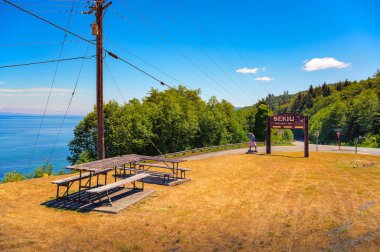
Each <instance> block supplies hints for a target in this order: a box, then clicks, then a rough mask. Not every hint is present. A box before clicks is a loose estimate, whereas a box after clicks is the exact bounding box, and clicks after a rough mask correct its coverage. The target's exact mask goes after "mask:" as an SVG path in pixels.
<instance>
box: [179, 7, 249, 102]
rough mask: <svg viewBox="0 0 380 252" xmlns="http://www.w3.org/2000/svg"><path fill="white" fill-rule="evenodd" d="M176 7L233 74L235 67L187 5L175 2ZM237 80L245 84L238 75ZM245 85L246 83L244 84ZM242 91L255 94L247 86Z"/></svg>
mask: <svg viewBox="0 0 380 252" xmlns="http://www.w3.org/2000/svg"><path fill="white" fill-rule="evenodd" d="M176 1H177V3H178V5H179V6H180V7H181V8H182V9H183V10H184V12H185V14H186V15H187V16H188V17H189V19H190V21H191V22H192V23H193V24H194V26H195V27H196V28H197V29H198V30H199V31H200V34H201V35H202V36H203V37H204V38H205V39H206V40H207V41H208V42H209V43H210V44H211V45H213V48H214V50H215V51H216V53H217V54H218V55H219V56H220V57H221V58H222V59H223V60H224V61H225V62H226V63H227V65H228V66H229V67H230V70H232V71H233V72H235V70H236V67H234V66H233V64H232V63H231V61H230V60H229V58H228V57H227V56H226V55H225V54H224V53H223V52H222V51H221V50H220V49H219V47H218V45H217V44H216V42H215V41H214V40H213V39H212V38H211V37H210V36H209V35H208V34H207V31H206V29H205V28H204V26H203V25H202V24H201V23H200V22H199V20H198V19H197V17H196V16H195V15H193V13H192V12H191V11H190V8H189V7H188V6H187V4H186V3H185V1H183V0H176ZM238 78H239V79H240V81H241V82H242V83H244V82H245V80H244V79H242V78H241V76H240V75H238ZM245 84H246V83H245ZM244 90H249V92H251V93H252V94H253V95H254V96H255V95H256V94H254V92H253V91H252V90H251V89H250V88H249V85H248V88H244Z"/></svg>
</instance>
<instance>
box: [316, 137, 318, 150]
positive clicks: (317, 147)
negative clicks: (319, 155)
mask: <svg viewBox="0 0 380 252" xmlns="http://www.w3.org/2000/svg"><path fill="white" fill-rule="evenodd" d="M316 148H317V152H318V137H317V146H316Z"/></svg>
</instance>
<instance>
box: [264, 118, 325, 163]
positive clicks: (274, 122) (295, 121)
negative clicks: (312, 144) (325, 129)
mask: <svg viewBox="0 0 380 252" xmlns="http://www.w3.org/2000/svg"><path fill="white" fill-rule="evenodd" d="M272 128H275V129H303V130H304V157H309V117H308V116H303V115H297V114H293V113H284V114H279V115H275V116H268V117H267V137H266V144H265V145H266V149H267V150H266V152H267V154H271V152H272V150H271V130H272ZM318 134H319V132H318Z"/></svg>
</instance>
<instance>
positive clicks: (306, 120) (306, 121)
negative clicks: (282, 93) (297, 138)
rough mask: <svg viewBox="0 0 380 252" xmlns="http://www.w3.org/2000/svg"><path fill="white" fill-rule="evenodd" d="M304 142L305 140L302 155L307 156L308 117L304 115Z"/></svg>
mask: <svg viewBox="0 0 380 252" xmlns="http://www.w3.org/2000/svg"><path fill="white" fill-rule="evenodd" d="M304 128H305V129H304V132H305V133H304V142H305V151H304V152H305V153H304V157H309V117H308V116H305V127H304Z"/></svg>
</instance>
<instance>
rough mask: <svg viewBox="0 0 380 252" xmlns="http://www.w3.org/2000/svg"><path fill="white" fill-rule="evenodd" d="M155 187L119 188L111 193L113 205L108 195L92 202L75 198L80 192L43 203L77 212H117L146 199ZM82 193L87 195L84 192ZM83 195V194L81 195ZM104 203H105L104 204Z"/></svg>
mask: <svg viewBox="0 0 380 252" xmlns="http://www.w3.org/2000/svg"><path fill="white" fill-rule="evenodd" d="M154 192H155V190H154V189H149V188H145V189H144V191H139V190H131V189H119V190H114V191H113V192H112V193H111V194H110V196H111V197H110V198H111V200H112V206H111V205H109V203H108V198H107V196H106V195H103V196H102V197H101V202H100V203H98V202H96V203H91V202H79V201H77V200H75V199H76V198H78V193H74V194H71V195H70V196H69V200H65V199H60V200H51V201H48V202H44V203H42V204H41V205H43V206H47V207H51V208H56V209H64V210H72V211H77V212H91V211H95V212H103V213H112V214H117V213H118V212H120V211H121V210H123V209H125V208H127V207H129V206H131V205H133V204H134V203H136V202H139V201H140V200H142V199H144V198H145V197H147V196H149V195H150V194H152V193H154ZM81 195H85V192H82V194H81ZM81 197H82V196H81ZM103 203H104V204H103ZM102 204H103V205H102Z"/></svg>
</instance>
